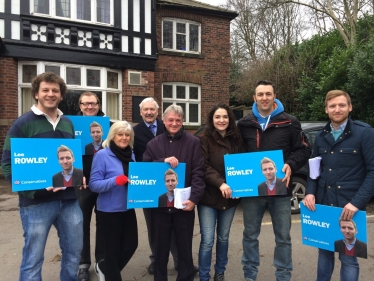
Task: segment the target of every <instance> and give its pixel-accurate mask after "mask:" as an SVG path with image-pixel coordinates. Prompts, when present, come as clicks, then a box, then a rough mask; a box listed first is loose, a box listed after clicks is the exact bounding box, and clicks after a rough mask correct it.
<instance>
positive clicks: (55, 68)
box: [45, 65, 61, 76]
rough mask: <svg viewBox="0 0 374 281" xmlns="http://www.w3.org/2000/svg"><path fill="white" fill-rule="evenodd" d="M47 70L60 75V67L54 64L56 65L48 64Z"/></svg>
mask: <svg viewBox="0 0 374 281" xmlns="http://www.w3.org/2000/svg"><path fill="white" fill-rule="evenodd" d="M45 72H53V73H54V74H56V75H58V76H60V75H61V74H60V67H59V66H54V65H46V66H45Z"/></svg>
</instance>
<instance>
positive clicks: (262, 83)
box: [255, 80, 275, 93]
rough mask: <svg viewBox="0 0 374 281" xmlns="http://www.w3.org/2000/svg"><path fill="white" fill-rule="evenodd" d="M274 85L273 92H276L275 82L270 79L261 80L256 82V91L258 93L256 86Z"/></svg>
mask: <svg viewBox="0 0 374 281" xmlns="http://www.w3.org/2000/svg"><path fill="white" fill-rule="evenodd" d="M261 85H263V86H272V87H273V92H274V93H275V89H274V85H273V82H271V81H269V80H260V81H258V82H257V83H256V87H255V93H256V88H257V87H258V86H261Z"/></svg>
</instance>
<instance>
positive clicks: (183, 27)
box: [177, 22, 186, 34]
mask: <svg viewBox="0 0 374 281" xmlns="http://www.w3.org/2000/svg"><path fill="white" fill-rule="evenodd" d="M177 33H183V34H186V24H185V23H181V22H177Z"/></svg>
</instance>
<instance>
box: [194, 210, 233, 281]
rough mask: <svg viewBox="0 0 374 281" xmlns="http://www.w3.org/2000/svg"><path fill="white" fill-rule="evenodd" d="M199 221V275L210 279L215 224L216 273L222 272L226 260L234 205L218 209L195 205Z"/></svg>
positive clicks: (201, 278) (202, 278) (205, 279)
mask: <svg viewBox="0 0 374 281" xmlns="http://www.w3.org/2000/svg"><path fill="white" fill-rule="evenodd" d="M197 210H198V214H199V222H200V233H201V242H200V249H199V277H200V280H201V281H208V280H209V279H210V274H209V272H210V265H211V261H212V247H213V244H214V234H215V229H216V224H217V243H216V264H215V265H214V269H215V271H216V272H217V273H220V274H222V273H224V272H225V270H226V265H227V262H228V257H227V252H228V249H229V234H230V228H231V223H232V220H233V218H234V215H235V210H236V206H234V207H232V208H230V209H227V210H219V209H214V208H211V207H208V206H204V205H198V206H197Z"/></svg>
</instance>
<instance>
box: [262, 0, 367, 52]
mask: <svg viewBox="0 0 374 281" xmlns="http://www.w3.org/2000/svg"><path fill="white" fill-rule="evenodd" d="M264 2H266V4H267V5H268V6H269V7H279V6H282V5H289V4H296V5H300V6H304V7H306V8H308V9H311V11H312V12H313V14H314V16H315V17H314V20H315V23H316V26H318V28H320V29H321V30H322V31H327V29H328V27H329V26H331V24H332V25H333V27H335V28H336V29H337V30H338V32H339V34H340V35H341V36H342V38H343V40H344V43H345V45H346V46H347V47H349V46H353V45H355V44H356V24H357V20H358V18H359V16H362V15H363V14H364V13H367V12H369V13H370V12H371V13H373V5H374V1H369V0H342V1H339V0H264ZM329 22H330V23H331V24H329Z"/></svg>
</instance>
